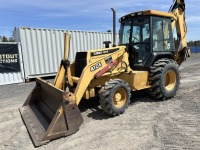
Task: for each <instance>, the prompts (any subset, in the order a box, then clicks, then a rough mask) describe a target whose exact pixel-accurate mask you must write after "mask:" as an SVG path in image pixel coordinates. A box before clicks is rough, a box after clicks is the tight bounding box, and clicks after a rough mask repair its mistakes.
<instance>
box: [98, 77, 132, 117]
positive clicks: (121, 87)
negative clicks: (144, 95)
mask: <svg viewBox="0 0 200 150" xmlns="http://www.w3.org/2000/svg"><path fill="white" fill-rule="evenodd" d="M130 91H131V90H130V87H129V85H128V84H127V83H126V82H125V81H124V80H121V79H113V80H110V81H108V82H106V83H105V85H104V86H102V88H101V90H100V92H99V96H100V101H99V102H100V104H101V107H102V109H103V111H104V112H106V113H107V114H109V115H113V116H116V115H120V114H122V113H124V111H125V109H126V108H127V107H128V104H129V103H130V98H131V94H130Z"/></svg>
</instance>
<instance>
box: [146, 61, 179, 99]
mask: <svg viewBox="0 0 200 150" xmlns="http://www.w3.org/2000/svg"><path fill="white" fill-rule="evenodd" d="M149 83H150V85H151V88H149V89H148V90H147V91H148V93H149V94H150V96H152V97H153V98H156V99H158V100H166V99H169V98H171V97H173V96H175V94H176V92H177V90H178V88H179V84H180V73H179V68H178V64H177V63H176V62H175V61H174V60H171V59H160V60H158V61H156V62H155V63H154V64H153V66H152V67H151V68H150V73H149Z"/></svg>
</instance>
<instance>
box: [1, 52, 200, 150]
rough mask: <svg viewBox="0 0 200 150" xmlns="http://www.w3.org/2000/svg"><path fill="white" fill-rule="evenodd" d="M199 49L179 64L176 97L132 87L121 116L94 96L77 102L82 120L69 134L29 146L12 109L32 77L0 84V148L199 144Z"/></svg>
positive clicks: (146, 147)
mask: <svg viewBox="0 0 200 150" xmlns="http://www.w3.org/2000/svg"><path fill="white" fill-rule="evenodd" d="M199 64H200V54H193V55H192V57H191V58H189V59H188V61H186V62H185V63H183V65H182V66H181V67H180V70H181V77H182V78H181V84H180V89H179V91H178V92H177V95H176V97H174V98H172V99H170V100H167V101H160V102H157V101H155V100H153V99H151V98H150V97H149V96H147V95H146V94H145V92H144V91H139V92H133V93H132V100H131V104H130V106H129V107H128V109H127V110H126V112H125V113H124V114H123V115H120V116H117V117H109V116H107V115H106V114H105V113H104V112H103V111H102V110H101V108H100V106H99V103H98V100H97V99H92V100H88V101H84V102H83V103H81V105H80V110H81V112H82V115H83V118H84V123H83V124H82V126H81V127H80V130H79V131H78V132H77V133H76V134H73V135H71V136H68V137H65V138H60V139H58V140H54V141H52V142H50V143H48V144H46V145H43V146H41V147H39V148H34V146H33V144H32V141H31V139H30V137H29V135H28V132H27V130H26V128H25V126H24V124H23V122H22V119H21V117H20V114H19V111H18V108H19V107H21V106H22V104H23V103H24V101H25V99H26V97H27V96H28V94H29V92H30V91H31V89H32V88H33V87H34V84H35V83H34V82H31V83H23V84H14V85H5V86H0V94H1V97H0V133H1V136H0V149H1V150H3V149H6V150H8V149H26V150H27V149H29V150H31V149H48V150H54V149H63V150H64V149H78V150H79V149H80V150H84V149H86V150H88V149H104V150H107V149H108V150H116V149H130V150H133V149H134V150H137V149H138V150H142V149H144V150H149V149H152V150H160V149H162V150H169V149H178V150H179V149H191V150H197V149H200V71H199V70H200V65H199Z"/></svg>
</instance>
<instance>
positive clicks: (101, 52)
mask: <svg viewBox="0 0 200 150" xmlns="http://www.w3.org/2000/svg"><path fill="white" fill-rule="evenodd" d="M118 50H119V48H115V49H109V50H101V51H96V52H92V53H91V56H99V55H104V54H110V53H113V52H116V51H118Z"/></svg>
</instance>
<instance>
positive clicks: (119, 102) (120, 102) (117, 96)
mask: <svg viewBox="0 0 200 150" xmlns="http://www.w3.org/2000/svg"><path fill="white" fill-rule="evenodd" d="M125 102H126V91H125V90H124V89H123V88H119V89H117V90H116V91H115V93H114V95H113V105H114V106H115V107H116V108H117V109H119V108H121V107H123V106H124V104H125Z"/></svg>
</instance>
